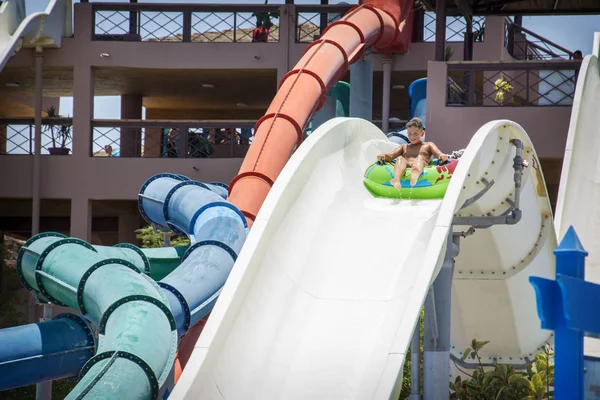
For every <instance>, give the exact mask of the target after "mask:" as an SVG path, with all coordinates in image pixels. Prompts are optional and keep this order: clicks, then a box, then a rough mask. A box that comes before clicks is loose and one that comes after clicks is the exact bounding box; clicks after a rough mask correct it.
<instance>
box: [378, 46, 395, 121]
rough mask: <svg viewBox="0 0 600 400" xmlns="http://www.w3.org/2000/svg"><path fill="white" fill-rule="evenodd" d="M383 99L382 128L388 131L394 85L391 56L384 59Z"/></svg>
mask: <svg viewBox="0 0 600 400" xmlns="http://www.w3.org/2000/svg"><path fill="white" fill-rule="evenodd" d="M382 63H383V99H382V102H381V104H382V108H381V130H382V131H383V133H388V132H389V130H390V90H391V86H392V64H393V60H392V58H391V57H384V59H383V62H382Z"/></svg>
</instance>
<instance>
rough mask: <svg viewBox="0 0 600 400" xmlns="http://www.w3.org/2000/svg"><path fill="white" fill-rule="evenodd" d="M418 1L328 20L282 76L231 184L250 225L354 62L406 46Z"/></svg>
mask: <svg viewBox="0 0 600 400" xmlns="http://www.w3.org/2000/svg"><path fill="white" fill-rule="evenodd" d="M413 1H414V0H387V1H386V0H370V1H368V0H367V1H364V2H361V3H362V4H360V5H359V6H357V7H354V8H353V9H351V10H350V11H348V13H347V14H346V15H345V16H344V18H342V19H341V20H339V21H336V22H334V23H332V24H331V25H329V26H328V27H327V28H326V29H325V31H324V32H323V35H322V36H321V38H320V39H318V40H316V41H314V42H313V43H311V44H310V45H309V46H308V48H307V49H306V52H305V53H304V56H303V57H302V58H301V59H300V61H299V62H298V64H296V66H295V67H294V69H292V70H291V71H290V72H288V73H287V74H286V75H285V76H284V77H283V79H282V80H281V83H280V86H279V90H278V91H277V94H276V95H275V98H274V99H273V102H272V103H271V105H270V106H269V108H268V109H267V113H266V114H265V115H264V116H263V117H262V118H261V119H260V120H259V121H258V122H257V124H256V126H255V128H254V140H253V143H252V145H251V146H250V148H249V150H248V153H247V154H246V158H245V159H244V162H243V163H242V166H241V168H240V172H239V174H238V175H237V176H236V177H235V178H233V180H232V181H231V183H230V185H229V198H228V200H229V201H230V202H232V203H233V204H235V205H236V206H237V207H238V208H239V209H240V210H241V211H242V213H244V215H245V216H246V219H248V224H249V225H251V224H252V223H253V222H254V220H255V219H256V214H257V213H258V210H259V209H260V207H261V205H262V203H263V201H264V199H265V197H266V196H267V193H268V192H269V190H270V189H271V186H272V185H273V182H274V181H275V179H276V178H277V176H278V175H279V173H280V172H281V170H282V169H283V166H284V165H285V164H286V162H287V160H288V159H289V157H290V155H291V154H292V152H293V151H294V149H295V148H296V147H297V146H299V145H300V143H301V142H302V136H303V131H304V128H305V126H306V124H307V123H308V122H309V121H310V119H311V117H312V116H313V114H314V112H315V111H316V110H318V109H319V108H321V106H322V105H323V103H324V102H325V98H326V96H327V91H328V90H329V88H330V87H331V86H332V85H334V84H335V83H336V82H337V81H338V80H339V78H341V77H342V76H344V75H345V74H346V71H347V70H348V66H349V64H351V63H353V62H355V61H357V60H358V59H360V57H361V56H362V54H363V53H364V51H365V50H366V49H367V48H368V47H369V46H374V47H375V48H376V49H377V50H380V51H406V48H407V46H408V42H409V40H410V35H411V25H412V24H411V21H412V18H411V17H410V16H411V13H412V5H413ZM388 49H389V50H388Z"/></svg>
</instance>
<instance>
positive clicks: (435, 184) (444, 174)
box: [363, 159, 458, 199]
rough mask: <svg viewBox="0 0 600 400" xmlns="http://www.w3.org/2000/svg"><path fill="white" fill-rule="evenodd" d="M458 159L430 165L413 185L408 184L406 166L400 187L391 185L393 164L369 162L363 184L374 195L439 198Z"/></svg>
mask: <svg viewBox="0 0 600 400" xmlns="http://www.w3.org/2000/svg"><path fill="white" fill-rule="evenodd" d="M457 164H458V160H454V159H451V160H450V161H449V162H448V163H446V164H444V165H430V166H428V167H426V168H425V169H424V170H423V173H422V174H421V176H419V179H418V180H417V183H416V184H415V186H413V187H411V186H410V171H411V169H410V168H407V169H406V171H405V172H404V175H403V176H402V178H400V185H401V188H400V189H396V188H395V187H393V186H392V184H391V183H390V181H391V180H392V178H393V177H394V164H392V163H387V162H386V163H385V164H379V163H377V162H375V163H373V164H371V165H370V166H369V168H367V170H366V171H365V176H364V181H363V182H364V185H365V187H366V188H367V190H368V191H369V192H370V193H371V194H372V195H373V196H376V197H387V198H393V199H441V198H443V197H444V195H445V194H446V189H447V188H448V184H449V183H450V178H452V174H453V173H454V169H455V168H456V165H457Z"/></svg>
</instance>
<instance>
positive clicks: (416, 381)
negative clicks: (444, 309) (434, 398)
mask: <svg viewBox="0 0 600 400" xmlns="http://www.w3.org/2000/svg"><path fill="white" fill-rule="evenodd" d="M410 360H411V374H412V376H411V378H412V379H411V381H410V397H409V398H408V399H409V400H421V322H420V321H417V326H416V327H415V332H414V333H413V337H412V341H411V343H410Z"/></svg>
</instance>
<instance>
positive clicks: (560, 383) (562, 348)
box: [554, 226, 589, 400]
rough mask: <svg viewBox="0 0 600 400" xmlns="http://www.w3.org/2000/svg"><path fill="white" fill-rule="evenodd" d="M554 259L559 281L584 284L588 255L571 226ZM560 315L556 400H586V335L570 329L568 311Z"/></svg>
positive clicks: (555, 380)
mask: <svg viewBox="0 0 600 400" xmlns="http://www.w3.org/2000/svg"><path fill="white" fill-rule="evenodd" d="M554 255H555V257H556V277H557V279H559V278H560V276H561V275H563V276H570V277H573V278H576V279H581V280H584V279H585V258H586V256H587V255H588V253H587V252H586V251H585V249H584V248H583V246H582V244H581V242H580V241H579V238H578V237H577V234H576V233H575V229H573V227H572V226H571V227H569V230H568V231H567V233H566V234H565V236H564V238H563V240H562V241H561V242H560V244H559V246H558V247H557V248H556V250H554ZM561 291H562V290H561ZM557 311H558V310H557ZM588 311H589V310H580V312H581V313H587V312H588ZM557 314H558V315H556V325H555V345H554V360H555V363H554V382H555V396H556V397H555V398H556V399H557V400H563V399H564V400H567V399H572V400H583V398H584V383H583V374H584V363H583V337H584V332H583V331H582V330H576V329H573V327H572V326H570V325H571V324H570V323H569V322H570V321H568V319H567V317H568V315H567V312H566V310H565V311H563V312H559V313H557Z"/></svg>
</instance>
